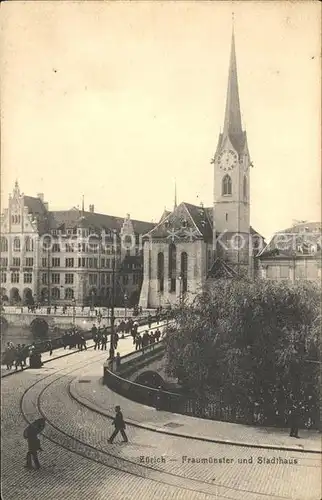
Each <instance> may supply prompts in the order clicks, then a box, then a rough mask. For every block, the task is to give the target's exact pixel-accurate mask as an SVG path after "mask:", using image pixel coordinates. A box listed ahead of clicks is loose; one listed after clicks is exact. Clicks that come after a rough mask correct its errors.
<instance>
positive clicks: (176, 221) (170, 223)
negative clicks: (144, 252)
mask: <svg viewBox="0 0 322 500" xmlns="http://www.w3.org/2000/svg"><path fill="white" fill-rule="evenodd" d="M146 236H149V237H153V238H160V239H169V241H170V240H171V238H172V239H174V238H178V239H186V240H190V241H191V240H192V239H195V238H203V239H204V240H205V241H211V239H212V227H211V223H210V221H209V217H208V213H207V210H206V209H205V208H203V207H200V206H197V205H192V204H190V203H186V202H182V203H180V205H178V206H177V207H176V208H175V209H174V210H173V212H170V213H169V214H168V215H167V216H166V217H164V218H162V217H161V220H160V222H159V223H158V224H157V225H156V226H155V227H154V228H153V229H152V230H151V231H149V233H147V235H146Z"/></svg>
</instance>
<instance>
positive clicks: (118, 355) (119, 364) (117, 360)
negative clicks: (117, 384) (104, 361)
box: [115, 352, 121, 370]
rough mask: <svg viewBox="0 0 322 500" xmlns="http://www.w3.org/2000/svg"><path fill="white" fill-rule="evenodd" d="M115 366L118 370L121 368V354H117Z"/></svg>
mask: <svg viewBox="0 0 322 500" xmlns="http://www.w3.org/2000/svg"><path fill="white" fill-rule="evenodd" d="M115 366H116V369H117V370H118V369H119V368H120V366H121V356H120V353H119V352H118V353H117V354H116V358H115Z"/></svg>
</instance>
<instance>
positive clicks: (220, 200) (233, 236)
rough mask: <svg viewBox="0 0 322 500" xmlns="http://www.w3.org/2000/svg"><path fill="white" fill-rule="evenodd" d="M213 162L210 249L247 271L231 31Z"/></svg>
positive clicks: (246, 185)
mask: <svg viewBox="0 0 322 500" xmlns="http://www.w3.org/2000/svg"><path fill="white" fill-rule="evenodd" d="M212 163H213V164H214V209H213V210H214V214H213V220H214V224H213V228H214V229H213V231H214V235H213V236H214V246H213V248H214V252H215V256H217V257H220V258H222V259H224V260H225V261H227V262H229V264H230V265H232V266H233V267H234V268H235V270H236V271H237V272H238V273H239V274H249V271H250V269H249V267H250V266H249V264H250V256H249V251H248V248H249V237H250V198H249V194H250V175H249V168H250V165H251V162H250V158H249V152H248V145H247V137H246V132H245V131H244V130H243V129H242V123H241V112H240V102H239V91H238V78H237V64H236V51H235V35H234V30H233V32H232V40H231V53H230V64H229V74H228V88H227V100H226V109H225V118H224V127H223V132H222V133H220V135H219V139H218V145H217V150H216V153H215V156H214V159H213V160H212Z"/></svg>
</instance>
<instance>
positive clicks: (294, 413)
mask: <svg viewBox="0 0 322 500" xmlns="http://www.w3.org/2000/svg"><path fill="white" fill-rule="evenodd" d="M289 424H290V428H291V429H290V436H291V437H295V438H299V437H300V436H299V427H300V425H301V407H300V404H298V403H296V402H294V403H293V405H292V407H291V409H290V411H289Z"/></svg>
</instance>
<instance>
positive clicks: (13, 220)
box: [11, 215, 21, 224]
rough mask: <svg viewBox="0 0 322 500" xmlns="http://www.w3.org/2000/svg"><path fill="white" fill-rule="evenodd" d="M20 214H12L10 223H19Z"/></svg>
mask: <svg viewBox="0 0 322 500" xmlns="http://www.w3.org/2000/svg"><path fill="white" fill-rule="evenodd" d="M20 220H21V219H20V215H12V216H11V222H12V224H20Z"/></svg>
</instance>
